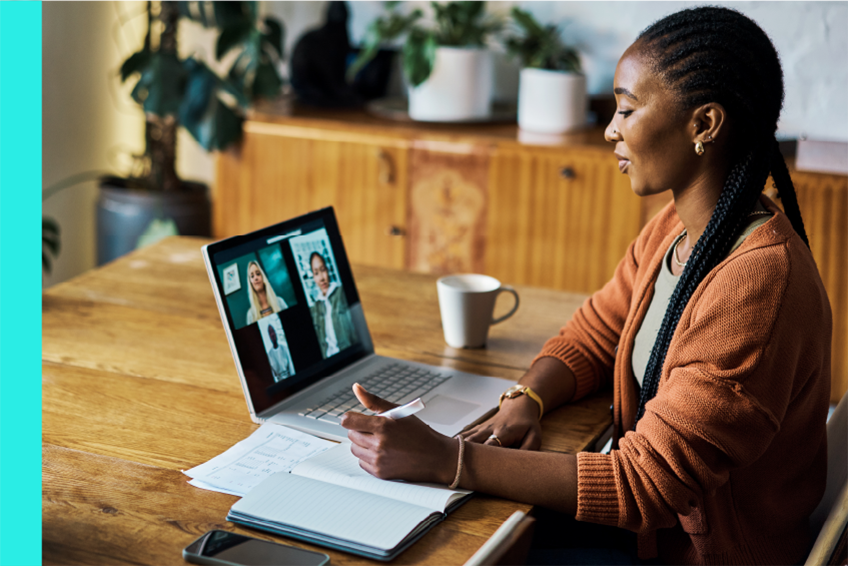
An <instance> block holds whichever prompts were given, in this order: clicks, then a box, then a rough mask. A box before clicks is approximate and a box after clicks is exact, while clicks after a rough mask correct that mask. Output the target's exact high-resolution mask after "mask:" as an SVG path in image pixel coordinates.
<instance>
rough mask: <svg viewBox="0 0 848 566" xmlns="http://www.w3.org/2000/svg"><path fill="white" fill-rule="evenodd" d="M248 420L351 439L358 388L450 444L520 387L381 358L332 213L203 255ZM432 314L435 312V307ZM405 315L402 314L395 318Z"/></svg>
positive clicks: (213, 247) (219, 245)
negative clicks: (408, 406) (404, 409)
mask: <svg viewBox="0 0 848 566" xmlns="http://www.w3.org/2000/svg"><path fill="white" fill-rule="evenodd" d="M203 259H204V261H205V263H206V268H207V271H208V273H209V279H210V281H211V283H212V289H213V291H214V294H215V300H216V301H217V303H218V309H219V311H220V313H221V319H222V321H223V324H224V330H225V331H226V334H227V340H228V341H229V343H230V349H231V350H232V354H233V359H234V360H235V365H236V370H237V371H238V375H239V379H240V380H241V385H242V389H243V390H244V396H245V399H246V401H247V407H248V409H249V411H250V417H251V419H253V421H254V422H257V423H265V422H272V423H277V424H281V425H285V426H289V427H292V428H295V429H297V430H300V431H303V432H306V433H309V434H313V435H316V436H319V437H322V438H328V439H331V440H345V439H346V438H347V431H346V430H345V429H344V428H342V427H341V425H340V424H339V420H340V418H341V415H342V414H343V413H345V412H346V411H348V410H357V411H361V412H365V413H368V411H365V409H364V407H363V406H362V405H361V404H359V402H358V401H357V400H356V398H355V397H354V396H353V393H352V390H351V386H352V385H353V384H354V383H356V382H359V383H360V384H362V385H363V386H364V387H365V388H366V389H367V390H369V391H371V392H372V393H375V394H377V395H380V396H381V397H383V398H386V399H388V400H390V401H392V402H394V403H397V404H404V403H407V402H409V401H412V400H414V399H416V398H417V397H421V399H422V400H423V401H424V404H425V408H424V409H423V410H422V411H420V412H419V413H418V414H417V416H418V417H419V418H420V419H422V420H423V421H424V422H426V423H427V424H428V425H430V426H431V427H432V428H433V429H434V430H436V431H438V432H440V433H442V434H446V435H448V436H453V435H455V434H456V433H458V432H460V431H461V430H463V429H464V428H466V427H467V426H468V425H470V424H472V423H475V422H477V421H479V420H481V419H482V418H484V417H485V416H487V415H488V414H489V413H491V411H492V409H494V408H495V407H496V405H497V399H498V397H499V395H500V394H501V393H502V392H503V391H505V390H506V389H507V388H508V387H510V386H511V385H514V382H512V381H508V380H505V379H499V378H495V377H486V376H480V375H475V374H470V373H465V372H461V371H458V370H455V369H451V368H446V367H438V366H432V365H427V364H421V363H417V362H411V361H407V360H401V359H395V358H389V357H385V356H378V355H377V354H375V353H374V345H373V343H372V341H371V334H370V333H369V331H368V325H367V324H366V322H365V313H364V312H363V309H362V304H361V303H360V301H359V294H358V293H357V290H356V283H355V282H354V280H353V274H352V272H351V269H350V264H349V263H348V259H347V255H346V254H345V250H344V245H343V244H342V237H341V234H340V233H339V228H338V224H337V223H336V217H335V214H334V213H333V209H332V207H330V208H324V209H321V210H317V211H315V212H311V213H308V214H305V215H303V216H300V217H298V218H294V219H291V220H287V221H285V222H281V223H279V224H276V225H274V226H270V227H268V228H264V229H262V230H258V231H256V232H253V233H250V234H246V235H243V236H236V237H232V238H228V239H225V240H221V241H219V242H215V243H212V244H208V245H206V246H204V247H203ZM433 308H434V309H435V308H437V306H436V305H433ZM398 316H403V314H402V313H398Z"/></svg>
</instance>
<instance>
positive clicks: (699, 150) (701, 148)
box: [695, 141, 704, 156]
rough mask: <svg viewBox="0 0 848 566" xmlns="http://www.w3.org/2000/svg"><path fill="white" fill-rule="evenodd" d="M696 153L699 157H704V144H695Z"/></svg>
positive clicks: (698, 142)
mask: <svg viewBox="0 0 848 566" xmlns="http://www.w3.org/2000/svg"><path fill="white" fill-rule="evenodd" d="M695 153H697V154H698V155H699V156H701V155H704V144H703V143H701V142H700V141H697V142H695Z"/></svg>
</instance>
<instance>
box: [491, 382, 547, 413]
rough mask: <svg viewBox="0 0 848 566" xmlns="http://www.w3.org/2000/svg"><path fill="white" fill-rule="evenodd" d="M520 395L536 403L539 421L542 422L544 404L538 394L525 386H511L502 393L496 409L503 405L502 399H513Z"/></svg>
mask: <svg viewBox="0 0 848 566" xmlns="http://www.w3.org/2000/svg"><path fill="white" fill-rule="evenodd" d="M520 395H527V396H528V397H530V398H531V399H533V400H534V401H536V404H538V405H539V420H542V416H543V415H544V414H545V404H544V403H543V402H542V398H541V397H539V394H538V393H536V392H535V391H533V390H532V389H530V388H529V387H528V386H526V385H522V386H520V387H519V386H513V387H510V388H509V389H507V390H506V391H504V392H503V393H502V394H501V398H500V400H499V401H498V409H500V408H501V405H503V402H504V399H514V398H516V397H518V396H520Z"/></svg>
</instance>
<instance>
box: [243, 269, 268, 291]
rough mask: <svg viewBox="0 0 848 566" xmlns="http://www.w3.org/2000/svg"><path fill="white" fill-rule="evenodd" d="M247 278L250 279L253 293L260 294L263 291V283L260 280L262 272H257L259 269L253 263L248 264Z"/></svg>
mask: <svg viewBox="0 0 848 566" xmlns="http://www.w3.org/2000/svg"><path fill="white" fill-rule="evenodd" d="M247 276H248V278H249V279H250V286H251V287H253V290H254V291H256V292H257V293H261V292H262V291H264V290H265V282H264V281H263V280H262V272H261V271H259V267H258V266H257V265H256V264H255V263H251V264H250V268H249V269H248V270H247Z"/></svg>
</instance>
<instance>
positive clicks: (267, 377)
mask: <svg viewBox="0 0 848 566" xmlns="http://www.w3.org/2000/svg"><path fill="white" fill-rule="evenodd" d="M206 255H207V258H208V262H209V268H210V277H211V276H214V279H215V280H214V283H213V284H214V285H216V286H217V291H218V297H219V299H220V301H219V306H220V307H221V308H222V316H223V317H224V318H225V319H226V321H225V323H226V324H227V325H228V327H229V335H230V336H231V338H232V342H231V345H232V347H233V349H234V355H235V358H236V364H237V365H240V369H241V372H242V376H243V378H244V384H245V388H246V393H247V394H248V396H249V399H248V402H249V403H251V404H252V405H253V410H254V412H255V413H257V414H258V413H260V412H262V411H264V410H265V409H267V408H269V407H272V406H273V405H275V404H277V403H279V402H280V401H283V400H284V399H286V398H287V397H289V396H291V395H293V394H294V393H297V392H298V391H300V390H302V389H304V388H305V387H308V386H309V385H311V384H313V383H315V382H317V381H319V380H320V379H321V378H322V377H325V376H327V375H330V374H332V373H334V372H335V371H337V370H339V369H341V368H342V367H344V366H345V365H348V364H350V363H352V362H353V361H355V360H357V359H359V358H361V357H363V356H364V355H366V353H368V350H370V336H368V331H367V327H365V324H364V318H363V317H362V309H361V306H360V304H359V295H358V294H357V292H356V286H355V285H354V282H353V275H352V274H351V270H350V265H349V264H348V261H347V256H346V255H345V252H344V246H343V244H342V240H341V235H340V234H339V230H338V226H337V224H336V218H335V215H334V214H333V209H332V208H325V209H322V210H319V211H316V212H312V213H309V214H306V215H304V216H301V217H298V218H295V219H293V220H289V221H286V222H282V223H280V224H277V225H275V226H271V227H269V228H265V229H263V230H259V231H257V232H254V233H251V234H248V235H245V236H237V237H234V238H229V239H227V240H222V241H220V242H216V243H214V244H210V245H209V246H208V247H207V249H206Z"/></svg>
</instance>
